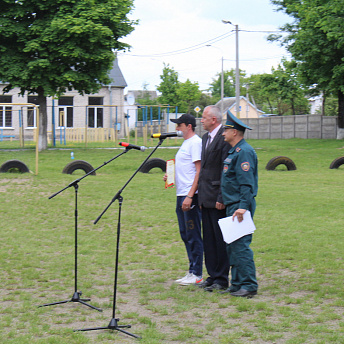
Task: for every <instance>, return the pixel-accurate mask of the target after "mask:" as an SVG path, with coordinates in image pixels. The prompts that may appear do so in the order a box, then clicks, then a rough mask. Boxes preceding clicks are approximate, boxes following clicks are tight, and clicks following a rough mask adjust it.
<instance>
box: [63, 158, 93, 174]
mask: <svg viewBox="0 0 344 344" xmlns="http://www.w3.org/2000/svg"><path fill="white" fill-rule="evenodd" d="M75 170H83V171H84V172H85V174H86V173H89V172H91V171H92V170H94V168H93V167H92V165H91V164H89V163H88V162H87V161H84V160H75V161H72V162H70V163H69V164H67V165H66V166H65V168H64V169H63V171H62V173H67V174H72V173H73V172H74V171H75ZM91 175H93V176H95V175H96V172H93V173H91Z"/></svg>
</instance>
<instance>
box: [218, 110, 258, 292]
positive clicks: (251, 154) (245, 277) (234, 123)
mask: <svg viewBox="0 0 344 344" xmlns="http://www.w3.org/2000/svg"><path fill="white" fill-rule="evenodd" d="M224 129H225V130H224V132H223V134H222V135H223V137H224V140H225V141H226V142H228V143H229V144H230V145H231V149H230V150H229V152H228V156H227V158H226V159H225V161H224V167H223V173H222V179H221V190H222V198H223V203H224V204H225V205H226V215H227V216H233V220H234V218H235V217H237V219H238V221H239V222H241V221H242V220H243V216H244V213H245V212H246V211H247V210H249V211H250V212H251V215H252V217H253V215H254V211H255V209H256V201H255V197H256V196H257V191H258V171H257V169H258V160H257V155H256V152H255V151H254V149H253V148H252V147H251V146H250V145H249V144H248V143H247V142H246V141H245V139H244V132H245V129H249V130H251V128H250V127H248V126H247V125H246V124H244V123H243V122H242V121H240V119H238V118H236V117H235V116H234V115H233V114H232V113H231V112H230V111H229V110H228V113H227V122H226V124H225V126H224ZM251 241H252V234H249V235H245V236H243V237H241V238H240V239H238V240H236V241H234V242H232V243H230V244H228V245H227V254H228V258H229V264H230V266H231V275H232V280H231V286H230V287H229V288H228V289H226V290H225V291H224V292H223V293H225V292H229V293H230V294H231V295H233V296H241V297H252V296H253V295H256V294H257V290H258V284H257V279H256V268H255V265H254V261H253V251H252V250H251V248H250V244H251Z"/></svg>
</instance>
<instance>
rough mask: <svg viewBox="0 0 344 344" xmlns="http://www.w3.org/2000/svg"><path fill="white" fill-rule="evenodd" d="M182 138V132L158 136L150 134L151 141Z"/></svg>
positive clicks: (159, 134)
mask: <svg viewBox="0 0 344 344" xmlns="http://www.w3.org/2000/svg"><path fill="white" fill-rule="evenodd" d="M176 136H179V137H182V136H183V132H182V131H176V132H174V133H158V134H152V135H151V137H152V138H153V139H166V137H176Z"/></svg>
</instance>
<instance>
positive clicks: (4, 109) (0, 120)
mask: <svg viewBox="0 0 344 344" xmlns="http://www.w3.org/2000/svg"><path fill="white" fill-rule="evenodd" d="M0 103H12V96H0ZM1 127H2V128H10V127H12V106H7V105H0V128H1Z"/></svg>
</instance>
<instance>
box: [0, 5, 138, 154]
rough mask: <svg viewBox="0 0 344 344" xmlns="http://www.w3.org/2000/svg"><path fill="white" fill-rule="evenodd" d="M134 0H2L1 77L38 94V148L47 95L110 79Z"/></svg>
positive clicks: (43, 142) (42, 142) (43, 143)
mask: <svg viewBox="0 0 344 344" xmlns="http://www.w3.org/2000/svg"><path fill="white" fill-rule="evenodd" d="M132 6H133V0H121V1H116V0H93V1H88V0H78V1H75V0H46V1H37V0H25V1H10V0H0V11H1V17H0V79H1V80H2V81H4V82H6V83H8V86H7V87H6V88H5V92H8V91H9V90H11V89H12V88H14V87H19V88H20V91H21V94H24V93H25V91H27V92H29V94H30V93H36V94H37V95H38V105H39V107H40V124H41V125H40V132H39V149H40V150H42V149H45V148H47V109H46V97H47V96H57V97H58V96H60V95H61V94H63V93H64V92H66V90H71V89H76V90H77V91H79V93H80V94H84V93H86V94H90V93H94V92H96V91H97V90H98V89H99V88H100V87H101V84H106V83H109V81H110V80H109V78H108V71H109V70H110V68H111V66H112V62H113V60H114V58H115V55H114V50H123V49H125V48H127V47H128V45H127V44H125V43H122V42H120V41H119V39H120V38H121V37H124V36H126V35H128V34H129V33H130V32H131V31H132V30H133V25H134V24H135V22H133V21H130V20H129V19H128V18H127V14H128V13H129V12H130V10H131V8H132Z"/></svg>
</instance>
